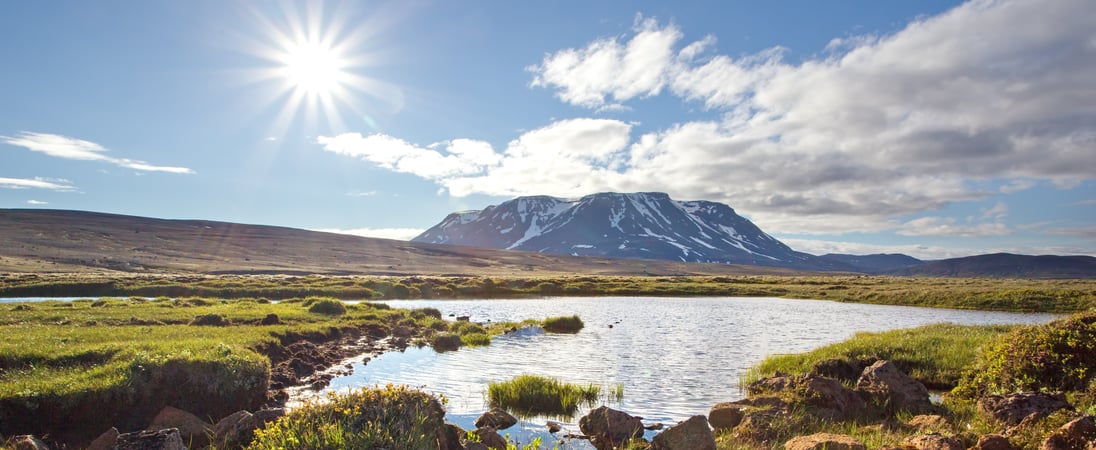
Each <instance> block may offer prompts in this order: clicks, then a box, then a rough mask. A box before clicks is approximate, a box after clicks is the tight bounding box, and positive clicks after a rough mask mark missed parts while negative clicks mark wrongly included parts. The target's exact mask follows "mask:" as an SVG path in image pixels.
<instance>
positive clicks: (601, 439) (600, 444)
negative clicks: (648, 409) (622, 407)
mask: <svg viewBox="0 0 1096 450" xmlns="http://www.w3.org/2000/svg"><path fill="white" fill-rule="evenodd" d="M578 427H579V429H580V430H582V433H583V434H585V435H587V436H590V442H591V443H593V444H594V447H596V448H597V449H598V450H608V449H612V448H613V447H619V446H620V445H621V444H624V443H626V442H628V441H630V440H632V439H639V438H642V437H643V423H642V422H640V420H639V418H638V417H632V416H631V415H629V414H628V413H625V412H622V411H617V410H615V409H611V408H608V407H605V406H601V407H598V408H597V409H595V410H593V411H590V413H589V414H587V415H585V416H583V417H582V418H581V419H579V421H578Z"/></svg>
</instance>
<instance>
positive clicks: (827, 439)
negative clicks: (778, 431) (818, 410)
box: [784, 433, 868, 450]
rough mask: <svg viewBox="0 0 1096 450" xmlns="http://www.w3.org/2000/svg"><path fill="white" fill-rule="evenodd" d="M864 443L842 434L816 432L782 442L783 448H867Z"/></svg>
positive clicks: (853, 449) (799, 449)
mask: <svg viewBox="0 0 1096 450" xmlns="http://www.w3.org/2000/svg"><path fill="white" fill-rule="evenodd" d="M867 448H868V447H867V446H865V445H864V443H862V442H860V441H858V440H856V438H854V437H852V436H846V435H844V434H830V433H816V434H812V435H809V436H797V437H794V438H791V439H790V440H788V442H785V443H784V450H867Z"/></svg>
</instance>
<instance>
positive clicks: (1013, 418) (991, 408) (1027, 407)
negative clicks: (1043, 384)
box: [978, 392, 1073, 427]
mask: <svg viewBox="0 0 1096 450" xmlns="http://www.w3.org/2000/svg"><path fill="white" fill-rule="evenodd" d="M978 409H979V410H981V411H982V412H983V413H985V414H988V415H989V416H990V417H993V418H994V419H996V420H997V421H999V422H1002V423H1004V424H1005V425H1008V426H1010V427H1011V426H1015V425H1018V424H1019V423H1020V422H1022V421H1023V420H1024V419H1025V418H1028V417H1029V416H1031V417H1032V418H1033V419H1036V420H1037V419H1042V418H1044V417H1047V416H1049V415H1050V414H1051V413H1053V412H1055V411H1058V410H1061V409H1073V407H1071V406H1070V405H1069V403H1068V402H1066V399H1065V396H1063V395H1050V394H1044V393H1041V392H1023V393H1019V394H1010V395H1004V396H1001V395H990V396H986V397H983V398H981V399H979V400H978Z"/></svg>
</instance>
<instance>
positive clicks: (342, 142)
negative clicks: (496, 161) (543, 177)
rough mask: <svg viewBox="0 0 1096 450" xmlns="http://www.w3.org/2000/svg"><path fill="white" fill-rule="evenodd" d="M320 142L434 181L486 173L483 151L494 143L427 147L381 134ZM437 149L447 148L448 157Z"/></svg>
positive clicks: (332, 149) (343, 136)
mask: <svg viewBox="0 0 1096 450" xmlns="http://www.w3.org/2000/svg"><path fill="white" fill-rule="evenodd" d="M316 141H317V142H318V143H319V144H321V145H323V148H324V150H327V151H330V152H333V153H337V154H341V155H346V156H352V157H355V158H361V159H364V160H366V161H369V162H372V163H375V164H377V165H378V166H380V167H382V168H385V169H390V170H394V171H396V172H404V173H410V174H414V175H417V176H420V177H423V178H426V179H431V180H440V179H446V178H451V177H455V176H466V175H475V174H477V173H480V172H482V171H483V170H484V168H485V166H484V165H485V162H489V160H490V157H489V155H484V154H483V151H482V146H483V145H486V146H487V148H490V144H486V143H482V144H481V143H479V142H477V141H471V140H469V139H456V140H453V141H450V142H448V143H439V144H434V145H431V146H429V147H427V148H422V147H418V146H416V145H414V144H411V143H410V142H407V141H405V140H403V139H399V138H395V137H392V136H388V135H386V134H380V133H374V134H370V135H368V136H363V135H362V134H361V133H344V134H340V135H338V136H320V137H319V138H317V139H316ZM437 149H443V151H444V154H443V152H442V151H439V150H437ZM491 153H492V154H493V152H491ZM485 159H486V160H488V161H485Z"/></svg>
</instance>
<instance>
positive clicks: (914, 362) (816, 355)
mask: <svg viewBox="0 0 1096 450" xmlns="http://www.w3.org/2000/svg"><path fill="white" fill-rule="evenodd" d="M1016 328H1017V326H1014V325H985V326H972V325H955V324H935V325H926V326H922V327H917V328H908V329H902V330H892V331H885V332H882V333H869V332H861V333H856V335H854V336H853V337H852V338H850V339H848V340H846V341H843V342H839V343H836V344H832V345H827V346H825V347H822V348H819V349H816V350H812V351H809V352H806V353H799V354H794V355H776V356H769V357H767V358H765V359H764V360H763V361H762V362H761V363H760V364H759V365H757V366H756V367H754V368H751V369H750V370H749V371H747V373H746V374H745V375H744V376H743V378H742V380H741V385H742V386H745V385H747V384H749V383H752V382H754V381H757V380H758V379H761V378H764V377H767V376H771V375H772V374H773V373H775V372H776V371H781V372H786V373H792V374H799V373H806V372H810V371H811V370H812V369H813V368H814V367H815V365H817V364H818V363H819V362H821V361H824V360H828V359H840V360H846V361H853V362H855V361H869V362H870V361H874V360H876V359H886V360H889V361H891V362H893V363H894V364H896V365H897V366H898V368H899V369H901V370H902V371H904V372H906V373H907V374H909V376H910V377H912V378H913V379H915V380H917V381H920V382H921V383H923V384H924V385H926V386H929V387H933V388H940V389H950V388H952V387H955V386H956V384H958V382H959V378H960V376H961V374H962V372H963V369H964V368H965V367H966V366H967V365H969V364H970V363H971V362H973V361H974V359H975V357H976V356H977V354H978V351H979V349H980V348H981V347H982V346H983V345H985V344H986V343H987V342H989V341H990V340H992V339H994V338H996V337H998V336H1001V335H1002V334H1004V333H1007V332H1008V331H1010V330H1013V329H1016Z"/></svg>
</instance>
